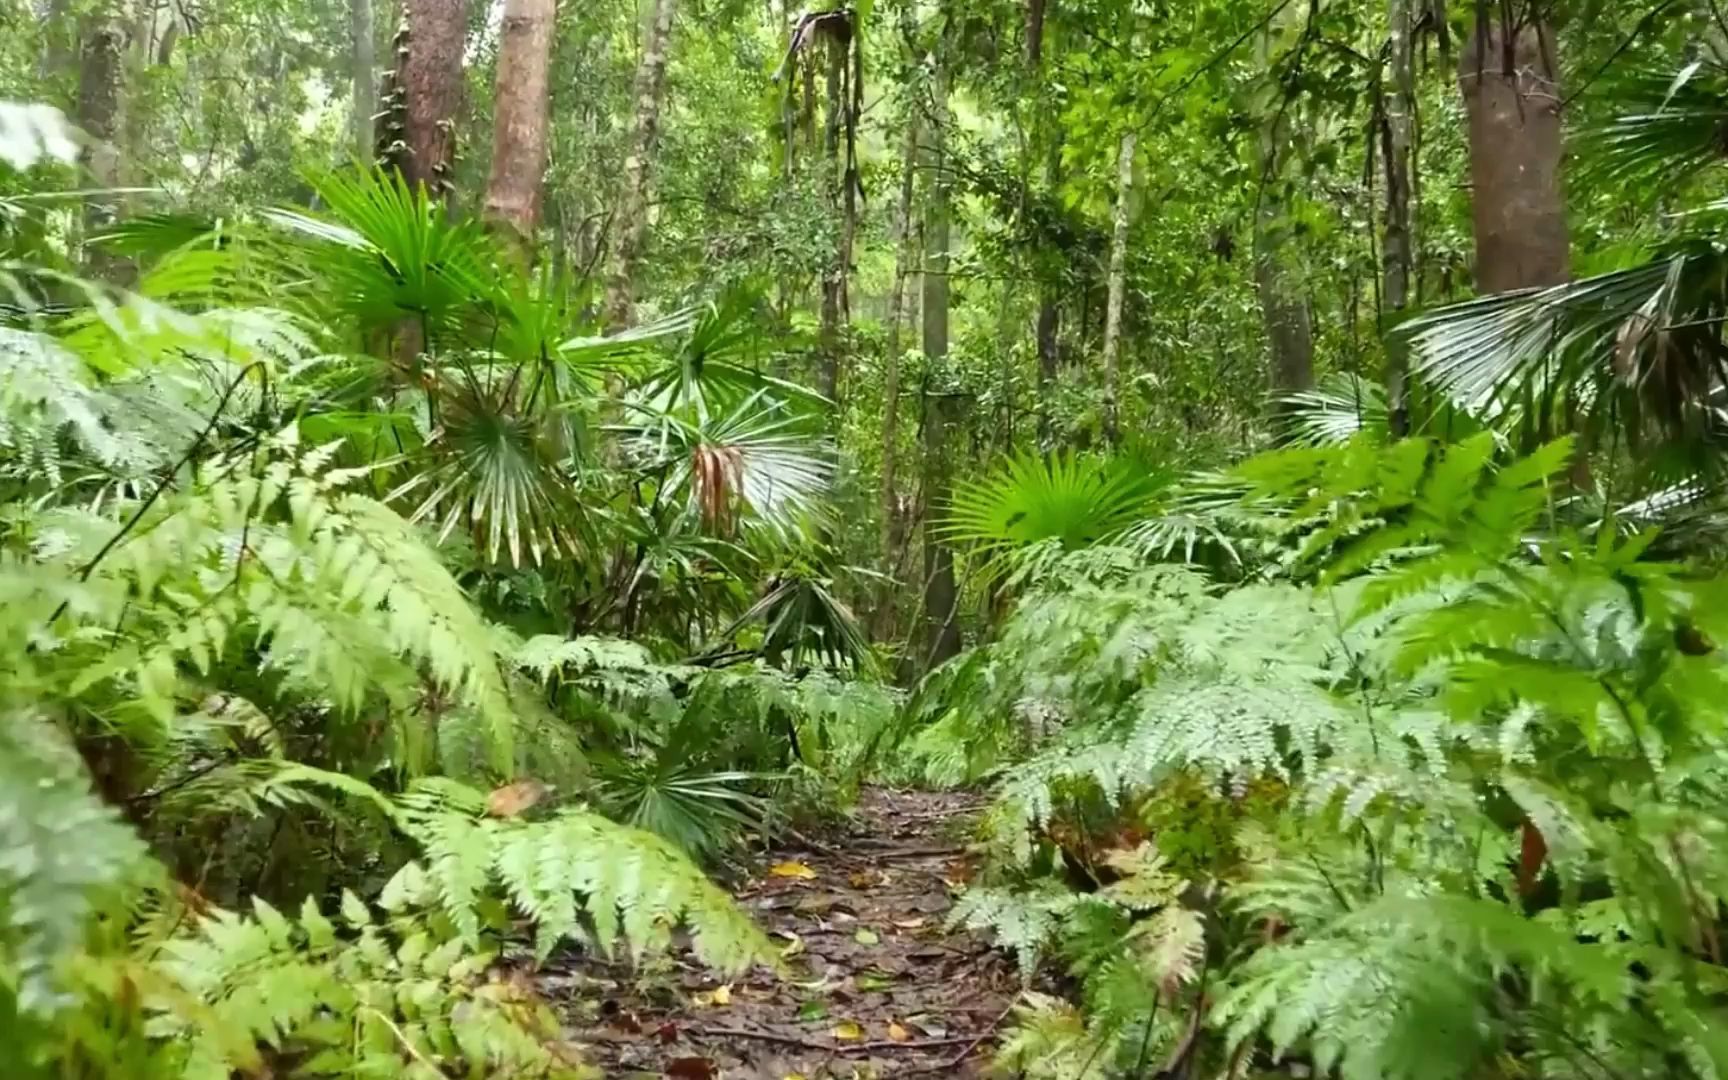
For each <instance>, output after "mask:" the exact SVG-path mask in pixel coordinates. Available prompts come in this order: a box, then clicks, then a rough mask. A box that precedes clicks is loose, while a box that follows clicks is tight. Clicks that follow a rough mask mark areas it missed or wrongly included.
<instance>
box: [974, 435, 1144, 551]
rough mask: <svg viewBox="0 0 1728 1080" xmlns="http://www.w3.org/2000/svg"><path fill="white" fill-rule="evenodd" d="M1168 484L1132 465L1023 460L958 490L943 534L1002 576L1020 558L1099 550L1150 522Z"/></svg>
mask: <svg viewBox="0 0 1728 1080" xmlns="http://www.w3.org/2000/svg"><path fill="white" fill-rule="evenodd" d="M1168 486H1169V477H1168V476H1165V475H1161V474H1158V473H1154V472H1152V471H1150V470H1148V469H1146V468H1145V467H1144V466H1142V465H1140V464H1138V463H1136V462H1132V461H1128V460H1126V459H1107V458H1090V457H1081V456H1078V455H1075V454H1058V455H1055V456H1052V457H1049V458H1044V457H1040V456H1038V455H1037V454H1032V453H1023V454H1020V455H1017V456H1014V457H1010V458H1007V459H1005V460H1004V461H1003V462H1002V463H1001V464H1000V465H999V466H998V467H997V468H996V469H995V470H994V471H993V472H991V473H990V474H989V475H987V476H985V477H984V478H983V479H980V480H971V481H962V482H961V483H959V484H957V485H955V489H954V496H953V499H952V501H951V502H950V504H949V507H948V513H947V516H946V520H945V521H944V522H943V524H942V526H941V529H942V532H943V533H944V535H946V536H947V537H948V538H949V539H951V540H954V541H956V542H959V543H966V544H974V545H976V546H977V547H978V548H979V549H980V550H981V551H982V552H983V553H984V554H985V556H986V568H987V571H990V572H1000V571H1001V570H1003V569H1004V568H1005V562H1006V561H1007V560H1011V559H1012V558H1013V556H1014V554H1015V553H1016V552H1019V551H1024V550H1029V549H1032V548H1035V547H1036V548H1039V549H1040V550H1044V549H1049V548H1050V547H1052V546H1054V547H1056V548H1059V549H1061V550H1068V551H1071V550H1074V549H1076V548H1082V547H1087V546H1089V545H1091V544H1095V543H1098V542H1099V541H1101V540H1104V539H1106V538H1108V537H1110V536H1113V535H1115V534H1116V533H1119V532H1121V531H1122V530H1123V529H1126V528H1128V527H1129V526H1131V525H1133V524H1135V523H1136V522H1139V521H1141V520H1142V519H1144V518H1146V517H1147V516H1148V515H1150V514H1151V513H1152V512H1153V511H1154V509H1155V508H1156V506H1157V502H1158V498H1159V496H1160V495H1161V494H1162V493H1163V492H1164V491H1165V489H1166V488H1167V487H1168Z"/></svg>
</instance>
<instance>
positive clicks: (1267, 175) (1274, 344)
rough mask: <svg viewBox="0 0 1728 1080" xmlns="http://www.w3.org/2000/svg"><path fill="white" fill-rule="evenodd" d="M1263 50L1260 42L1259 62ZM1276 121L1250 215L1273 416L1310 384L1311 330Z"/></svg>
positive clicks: (1263, 133)
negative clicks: (1292, 259)
mask: <svg viewBox="0 0 1728 1080" xmlns="http://www.w3.org/2000/svg"><path fill="white" fill-rule="evenodd" d="M1266 48H1267V45H1266V43H1265V41H1264V40H1263V41H1262V43H1261V52H1262V59H1263V60H1264V53H1265V50H1266ZM1280 119H1281V117H1273V118H1270V119H1268V120H1266V121H1265V122H1264V123H1263V124H1262V125H1261V128H1260V201H1259V206H1258V207H1257V208H1256V213H1255V215H1254V281H1255V284H1256V286H1258V290H1259V294H1260V315H1261V319H1262V320H1263V321H1264V323H1265V326H1266V342H1267V345H1268V348H1269V351H1270V354H1271V355H1270V362H1269V363H1268V365H1267V379H1266V381H1267V385H1268V388H1269V389H1270V391H1271V394H1272V397H1273V400H1274V405H1273V410H1272V411H1273V415H1274V417H1276V416H1278V415H1280V414H1281V413H1282V411H1283V410H1282V408H1281V407H1280V406H1279V405H1278V404H1277V402H1278V401H1279V400H1280V399H1282V398H1283V397H1284V396H1286V395H1288V394H1289V393H1291V392H1292V391H1296V390H1306V389H1308V388H1309V387H1311V386H1313V385H1314V329H1313V325H1312V324H1311V322H1310V318H1309V314H1308V303H1307V298H1306V297H1305V296H1303V295H1302V291H1301V290H1300V288H1299V287H1298V286H1299V282H1298V280H1297V275H1296V274H1294V273H1292V271H1291V267H1290V266H1289V264H1288V261H1287V260H1288V257H1289V253H1288V252H1287V251H1286V250H1285V248H1286V245H1287V243H1288V237H1289V226H1288V225H1287V224H1286V223H1285V220H1284V218H1285V207H1284V198H1283V185H1282V184H1281V183H1280V181H1279V179H1278V171H1279V167H1280V165H1281V160H1280V154H1279V146H1280V142H1281V139H1282V133H1281V132H1280V131H1279V129H1278V125H1279V120H1280Z"/></svg>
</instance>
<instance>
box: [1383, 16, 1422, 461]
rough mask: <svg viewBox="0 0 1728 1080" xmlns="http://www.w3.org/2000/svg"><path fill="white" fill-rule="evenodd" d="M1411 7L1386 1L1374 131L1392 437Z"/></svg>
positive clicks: (1405, 302) (1407, 244) (1402, 302)
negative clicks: (1386, 67) (1383, 90)
mask: <svg viewBox="0 0 1728 1080" xmlns="http://www.w3.org/2000/svg"><path fill="white" fill-rule="evenodd" d="M1411 7H1412V4H1411V0H1390V2H1389V5H1388V10H1387V23H1388V26H1389V27H1390V40H1389V42H1388V45H1389V48H1388V50H1387V51H1388V53H1389V55H1390V58H1391V62H1392V92H1391V94H1389V95H1388V96H1387V98H1386V100H1385V102H1384V104H1383V105H1382V108H1381V114H1382V116H1383V118H1384V120H1383V123H1382V125H1381V132H1380V135H1381V146H1380V152H1381V153H1380V156H1381V159H1382V160H1383V161H1384V163H1385V170H1386V231H1385V235H1384V239H1383V241H1382V244H1381V261H1382V271H1383V274H1382V276H1383V285H1384V290H1383V292H1384V298H1385V305H1386V311H1385V319H1384V320H1383V325H1382V326H1381V332H1382V337H1383V338H1385V340H1386V412H1387V418H1388V420H1389V422H1390V426H1391V430H1392V435H1393V437H1394V438H1400V437H1402V436H1404V435H1406V434H1408V432H1409V430H1410V411H1409V405H1408V402H1407V401H1406V400H1405V390H1406V387H1405V383H1406V378H1407V374H1408V366H1409V360H1408V357H1407V356H1406V355H1405V348H1404V344H1403V342H1402V341H1401V340H1399V339H1398V338H1396V337H1394V336H1388V335H1386V334H1385V331H1386V330H1388V329H1390V328H1391V327H1393V326H1396V325H1397V323H1398V322H1400V321H1401V320H1402V319H1403V316H1404V311H1405V309H1406V308H1407V307H1408V306H1409V304H1410V282H1411V281H1412V280H1413V278H1414V274H1413V272H1412V271H1413V267H1414V265H1415V229H1414V228H1413V224H1412V219H1411V198H1410V196H1411V191H1412V187H1411V172H1410V167H1411V166H1410V148H1411V146H1412V144H1413V142H1414V137H1413V136H1414V130H1415V110H1416V68H1415V50H1414V44H1413V41H1412V38H1413V36H1414V35H1413V30H1414V26H1413V23H1414V17H1413V16H1414V13H1413V12H1412V10H1411Z"/></svg>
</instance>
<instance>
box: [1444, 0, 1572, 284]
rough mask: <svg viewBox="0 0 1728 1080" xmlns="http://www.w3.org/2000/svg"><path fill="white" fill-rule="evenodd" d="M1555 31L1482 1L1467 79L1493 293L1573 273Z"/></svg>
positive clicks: (1463, 63) (1481, 246)
mask: <svg viewBox="0 0 1728 1080" xmlns="http://www.w3.org/2000/svg"><path fill="white" fill-rule="evenodd" d="M1553 50H1554V36H1553V32H1552V31H1551V30H1550V28H1549V27H1548V26H1547V25H1545V24H1543V23H1540V22H1535V23H1530V22H1516V21H1515V22H1513V23H1511V24H1510V25H1508V24H1507V23H1505V22H1502V21H1501V19H1500V17H1499V14H1498V10H1496V11H1495V12H1489V11H1488V10H1487V8H1486V6H1485V5H1482V4H1478V8H1477V19H1476V25H1475V27H1474V29H1473V30H1472V32H1471V34H1470V36H1469V38H1468V39H1467V40H1466V41H1465V43H1464V48H1463V49H1462V50H1461V53H1460V57H1459V66H1458V83H1459V87H1460V89H1461V90H1462V92H1463V95H1464V109H1465V112H1466V113H1468V115H1469V120H1470V183H1471V186H1472V188H1473V195H1472V199H1471V203H1472V210H1473V219H1474V220H1473V224H1474V226H1475V234H1476V286H1477V288H1479V289H1480V290H1481V291H1483V292H1485V293H1499V292H1507V291H1510V290H1513V289H1526V288H1532V287H1535V286H1542V285H1557V284H1560V283H1562V282H1564V281H1567V280H1568V279H1569V278H1570V276H1571V237H1570V234H1569V233H1568V231H1567V227H1566V205H1565V200H1564V197H1563V196H1562V193H1561V188H1560V154H1561V149H1562V148H1561V138H1560V103H1561V99H1560V88H1559V84H1558V75H1557V71H1558V65H1557V64H1556V62H1555V58H1554V51H1553Z"/></svg>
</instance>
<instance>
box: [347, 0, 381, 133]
mask: <svg viewBox="0 0 1728 1080" xmlns="http://www.w3.org/2000/svg"><path fill="white" fill-rule="evenodd" d="M376 33H377V30H376V27H375V26H374V24H373V19H372V0H349V2H348V36H349V39H350V42H351V44H352V47H353V65H354V70H353V72H352V76H353V84H354V90H353V96H354V100H353V101H352V102H351V108H352V110H353V114H352V116H351V117H350V121H349V122H350V124H351V125H352V127H353V131H354V156H355V159H356V160H358V161H367V160H369V159H370V158H371V157H372V150H373V133H372V117H373V116H374V115H376V113H377V112H378V83H377V78H378V56H377V50H376V49H375V48H374V44H375V42H376V37H375V35H376Z"/></svg>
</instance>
